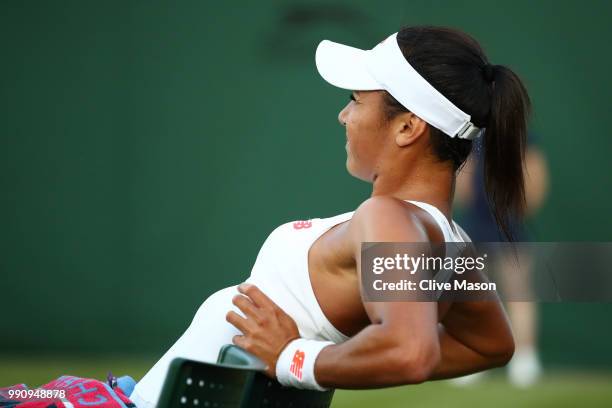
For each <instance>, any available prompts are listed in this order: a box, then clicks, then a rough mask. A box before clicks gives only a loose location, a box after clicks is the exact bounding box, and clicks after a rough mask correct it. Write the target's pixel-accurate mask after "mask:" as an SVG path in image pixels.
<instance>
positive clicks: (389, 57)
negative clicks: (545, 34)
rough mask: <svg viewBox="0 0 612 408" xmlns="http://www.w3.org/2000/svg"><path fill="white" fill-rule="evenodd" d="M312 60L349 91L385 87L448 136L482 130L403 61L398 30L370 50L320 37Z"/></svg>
mask: <svg viewBox="0 0 612 408" xmlns="http://www.w3.org/2000/svg"><path fill="white" fill-rule="evenodd" d="M315 60H316V64H317V69H318V70H319V73H320V74H321V76H322V77H323V79H325V80H326V81H327V82H329V83H330V84H332V85H334V86H337V87H338V88H343V89H349V90H352V91H372V90H382V89H384V90H385V91H387V92H389V93H390V94H391V95H392V96H393V97H394V98H395V99H396V100H397V101H398V102H399V103H401V104H402V105H403V106H404V107H405V108H406V109H408V110H409V111H411V112H413V113H414V114H415V115H417V116H418V117H420V118H421V119H423V120H424V121H425V122H427V123H429V124H430V125H431V126H433V127H435V128H437V129H440V130H441V131H442V132H444V133H445V134H447V135H448V136H450V137H459V138H462V139H474V138H476V137H478V136H480V134H481V133H482V131H483V129H480V128H477V127H476V126H474V124H472V122H471V121H470V120H471V117H470V115H468V114H467V113H465V112H463V111H462V110H461V109H459V108H457V107H456V106H455V105H454V104H453V103H452V102H451V101H449V100H448V99H446V97H445V96H444V95H442V94H441V93H440V92H438V91H437V90H436V88H434V87H433V86H432V85H431V84H429V82H427V81H426V80H425V78H423V77H422V76H421V75H420V74H419V73H418V72H417V71H416V70H415V69H414V68H413V67H412V66H411V65H410V64H409V63H408V61H406V58H404V55H403V54H402V51H401V50H400V47H399V45H398V44H397V33H395V34H393V35H391V36H389V37H388V38H387V39H386V40H385V41H383V42H381V43H380V44H378V45H377V46H376V47H374V48H372V49H371V50H360V49H359V48H354V47H349V46H347V45H343V44H339V43H335V42H332V41H328V40H323V41H321V43H320V44H319V46H318V47H317V52H316V56H315Z"/></svg>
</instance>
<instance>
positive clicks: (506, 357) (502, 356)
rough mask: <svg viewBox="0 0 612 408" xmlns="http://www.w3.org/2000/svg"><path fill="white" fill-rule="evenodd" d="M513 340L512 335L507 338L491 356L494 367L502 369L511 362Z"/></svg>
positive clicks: (513, 347) (513, 346)
mask: <svg viewBox="0 0 612 408" xmlns="http://www.w3.org/2000/svg"><path fill="white" fill-rule="evenodd" d="M515 347H516V346H515V344H514V338H513V337H512V335H510V336H508V338H507V339H505V340H504V341H503V342H502V343H501V344H500V347H499V348H498V350H497V352H496V353H495V355H494V356H493V360H494V367H503V366H505V365H506V364H508V363H509V362H510V360H512V356H514V349H515Z"/></svg>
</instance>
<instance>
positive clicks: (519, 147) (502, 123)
mask: <svg viewBox="0 0 612 408" xmlns="http://www.w3.org/2000/svg"><path fill="white" fill-rule="evenodd" d="M493 69H494V70H493V72H494V74H493V83H492V84H491V85H492V95H491V111H490V113H489V120H488V121H487V129H486V131H485V135H484V139H483V142H484V143H483V144H484V181H485V191H486V192H487V196H488V198H489V201H490V203H491V204H492V207H493V215H494V216H495V220H496V221H497V224H498V225H499V227H500V229H501V230H502V232H503V233H504V235H505V236H506V237H507V238H508V239H509V240H512V239H513V238H514V237H513V236H512V235H513V234H512V223H513V222H516V221H517V220H519V219H521V218H522V217H523V215H524V213H525V182H524V174H523V163H524V161H525V145H526V139H527V117H528V115H529V112H530V110H531V103H530V101H529V96H528V94H527V90H526V89H525V87H524V86H523V83H522V82H521V80H520V79H519V77H518V76H516V74H515V73H514V72H512V71H511V70H510V69H508V68H506V67H504V66H502V65H495V66H494V67H493Z"/></svg>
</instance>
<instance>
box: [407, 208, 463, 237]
mask: <svg viewBox="0 0 612 408" xmlns="http://www.w3.org/2000/svg"><path fill="white" fill-rule="evenodd" d="M406 201H407V202H409V203H412V204H414V205H416V206H417V207H420V208H422V209H423V210H425V211H427V212H428V213H429V214H430V215H431V216H432V217H433V219H434V220H436V222H437V223H438V225H439V226H440V229H441V230H442V233H443V234H444V240H445V241H446V242H463V241H465V240H464V238H463V236H462V235H461V232H460V228H458V225H457V223H456V222H455V221H452V225H451V224H450V223H449V222H448V219H447V218H446V216H445V215H444V214H443V213H442V211H440V210H439V209H438V207H436V206H433V205H431V204H428V203H424V202H422V201H413V200H406Z"/></svg>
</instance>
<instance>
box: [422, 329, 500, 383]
mask: <svg viewBox="0 0 612 408" xmlns="http://www.w3.org/2000/svg"><path fill="white" fill-rule="evenodd" d="M438 326H439V330H438V333H439V339H440V350H441V358H440V363H439V364H438V365H437V366H436V368H435V369H434V371H433V373H432V375H431V376H430V377H429V378H428V379H429V380H442V379H446V378H452V377H459V376H463V375H467V374H472V373H475V372H478V371H483V370H487V369H490V368H493V367H498V366H501V365H504V364H506V363H507V362H508V360H509V359H510V357H511V356H512V353H499V354H486V355H485V354H482V353H480V352H478V351H476V350H474V349H472V348H470V347H468V346H466V345H465V344H464V343H462V342H460V341H459V340H457V339H456V338H454V337H453V336H452V335H450V334H449V333H448V332H447V331H446V330H445V329H444V326H442V325H441V324H439V325H438Z"/></svg>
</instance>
